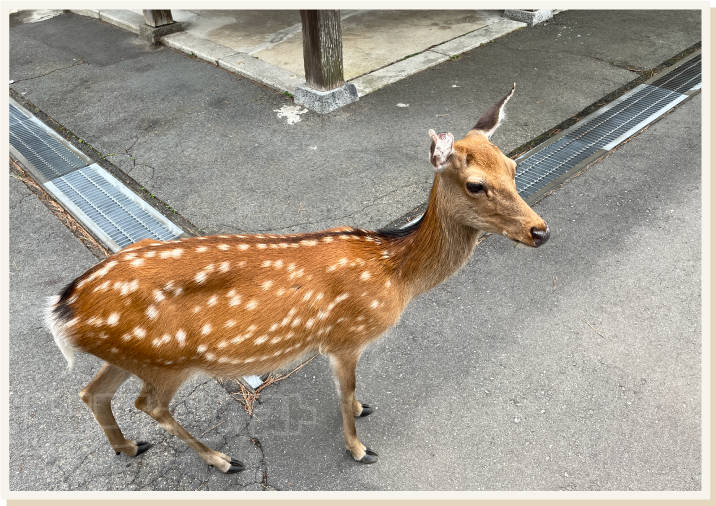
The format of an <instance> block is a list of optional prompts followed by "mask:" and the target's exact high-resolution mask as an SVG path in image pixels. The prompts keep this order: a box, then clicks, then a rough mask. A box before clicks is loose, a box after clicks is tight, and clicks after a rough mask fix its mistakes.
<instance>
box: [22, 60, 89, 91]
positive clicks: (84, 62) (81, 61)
mask: <svg viewBox="0 0 716 506" xmlns="http://www.w3.org/2000/svg"><path fill="white" fill-rule="evenodd" d="M77 65H89V64H88V63H87V62H86V61H84V60H83V59H82V58H80V61H78V62H77V63H73V64H72V65H69V66H68V67H62V68H59V69H55V70H53V71H51V72H48V73H47V74H42V75H41V76H35V77H26V78H25V79H18V80H17V81H12V82H11V83H10V84H11V85H12V84H17V83H22V82H24V81H32V80H33V79H40V78H41V77H45V76H49V75H50V74H54V73H55V72H58V71H60V70H67V69H71V68H72V67H76V66H77Z"/></svg>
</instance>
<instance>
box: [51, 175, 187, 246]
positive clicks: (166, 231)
mask: <svg viewBox="0 0 716 506" xmlns="http://www.w3.org/2000/svg"><path fill="white" fill-rule="evenodd" d="M45 186H46V188H47V189H48V190H49V191H50V192H52V193H53V194H54V196H55V198H57V200H58V201H60V202H61V203H62V204H63V205H64V207H65V208H66V209H67V210H68V211H70V212H71V213H72V214H74V215H75V217H76V218H77V219H78V220H80V221H81V222H82V223H83V224H84V225H85V226H87V227H88V228H89V229H90V230H91V231H92V232H93V233H94V234H95V235H96V236H97V237H98V238H100V239H101V240H102V242H104V243H105V244H107V245H108V246H109V247H110V249H111V250H112V251H115V252H116V251H119V250H120V249H122V248H124V247H126V246H129V245H130V244H133V243H135V242H137V241H139V240H141V239H145V238H152V239H157V240H160V241H164V240H167V239H174V238H176V237H178V236H179V235H180V234H182V233H183V232H182V230H181V229H179V227H177V226H176V225H174V224H173V223H172V222H170V221H169V220H167V219H166V218H164V217H163V216H162V215H161V214H159V213H158V212H157V211H156V210H155V209H153V208H152V207H150V206H149V205H147V204H146V203H145V202H144V201H143V200H142V199H141V198H139V197H138V196H137V195H136V194H135V193H133V192H132V191H130V190H129V189H127V187H125V186H124V185H123V184H122V183H120V182H119V181H118V180H116V179H115V178H114V177H112V176H111V175H110V174H109V173H107V171H105V170H104V169H102V168H101V167H100V166H99V165H97V164H93V165H90V166H89V167H85V168H83V169H80V170H77V171H74V172H71V173H69V174H66V175H64V176H62V177H59V178H56V179H54V180H53V181H50V182H48V183H46V184H45Z"/></svg>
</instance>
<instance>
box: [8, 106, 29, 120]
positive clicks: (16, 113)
mask: <svg viewBox="0 0 716 506" xmlns="http://www.w3.org/2000/svg"><path fill="white" fill-rule="evenodd" d="M28 119H30V118H28V117H27V116H25V115H24V114H23V113H22V112H21V111H20V109H18V108H17V107H15V106H14V105H12V104H10V124H11V125H16V124H17V123H20V122H22V121H26V120H28Z"/></svg>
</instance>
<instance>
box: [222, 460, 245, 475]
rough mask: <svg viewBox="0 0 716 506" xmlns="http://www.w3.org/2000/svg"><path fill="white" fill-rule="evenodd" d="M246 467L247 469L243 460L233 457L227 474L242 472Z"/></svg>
mask: <svg viewBox="0 0 716 506" xmlns="http://www.w3.org/2000/svg"><path fill="white" fill-rule="evenodd" d="M244 469H246V466H244V463H243V462H239V461H238V460H234V459H231V462H229V469H228V470H227V471H226V474H235V473H240V472H241V471H243V470H244Z"/></svg>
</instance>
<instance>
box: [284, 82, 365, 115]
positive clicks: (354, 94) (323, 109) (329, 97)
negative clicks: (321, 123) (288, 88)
mask: <svg viewBox="0 0 716 506" xmlns="http://www.w3.org/2000/svg"><path fill="white" fill-rule="evenodd" d="M293 101H294V103H296V104H298V105H302V106H304V107H305V108H307V109H310V110H312V111H315V112H317V113H319V114H326V113H329V112H331V111H335V110H336V109H339V108H341V107H343V106H344V105H348V104H351V103H353V102H357V101H358V90H356V87H355V85H353V84H352V83H346V84H344V85H343V86H341V87H340V88H334V89H332V90H329V91H318V90H314V89H313V88H309V87H308V86H307V85H305V84H300V85H298V86H296V89H295V90H294V92H293Z"/></svg>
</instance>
